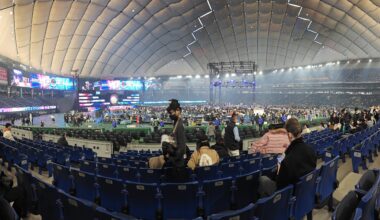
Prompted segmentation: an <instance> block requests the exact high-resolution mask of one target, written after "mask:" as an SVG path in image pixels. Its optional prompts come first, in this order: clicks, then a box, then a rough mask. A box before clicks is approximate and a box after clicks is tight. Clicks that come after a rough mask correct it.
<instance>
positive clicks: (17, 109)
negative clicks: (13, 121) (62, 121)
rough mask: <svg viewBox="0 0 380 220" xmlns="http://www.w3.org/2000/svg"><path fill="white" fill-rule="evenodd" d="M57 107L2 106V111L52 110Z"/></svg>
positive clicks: (0, 111)
mask: <svg viewBox="0 0 380 220" xmlns="http://www.w3.org/2000/svg"><path fill="white" fill-rule="evenodd" d="M56 108H57V107H56V106H29V107H14V108H0V113H8V112H27V111H39V110H52V109H56Z"/></svg>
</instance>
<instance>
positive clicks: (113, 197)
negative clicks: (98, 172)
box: [97, 176, 127, 212]
mask: <svg viewBox="0 0 380 220" xmlns="http://www.w3.org/2000/svg"><path fill="white" fill-rule="evenodd" d="M97 182H98V184H99V195H100V205H101V206H102V207H104V208H106V209H108V210H111V211H115V212H126V206H127V191H126V189H125V184H124V183H123V181H122V180H119V179H112V178H107V177H100V176H99V177H98V178H97Z"/></svg>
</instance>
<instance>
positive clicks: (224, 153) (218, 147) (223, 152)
mask: <svg viewBox="0 0 380 220" xmlns="http://www.w3.org/2000/svg"><path fill="white" fill-rule="evenodd" d="M211 149H214V150H215V151H216V152H217V153H218V155H219V158H225V157H228V156H229V154H228V149H227V148H226V147H225V146H224V144H217V143H216V144H214V145H212V146H211Z"/></svg>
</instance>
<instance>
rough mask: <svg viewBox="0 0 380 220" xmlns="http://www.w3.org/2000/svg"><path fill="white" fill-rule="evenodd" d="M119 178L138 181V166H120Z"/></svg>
mask: <svg viewBox="0 0 380 220" xmlns="http://www.w3.org/2000/svg"><path fill="white" fill-rule="evenodd" d="M117 169H118V178H119V179H122V180H127V181H133V182H138V178H137V168H135V167H118V168H117Z"/></svg>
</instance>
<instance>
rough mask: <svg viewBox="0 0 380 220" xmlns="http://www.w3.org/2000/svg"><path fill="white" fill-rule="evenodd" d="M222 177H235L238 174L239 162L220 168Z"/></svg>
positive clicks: (226, 164) (223, 165)
mask: <svg viewBox="0 0 380 220" xmlns="http://www.w3.org/2000/svg"><path fill="white" fill-rule="evenodd" d="M220 171H221V172H222V175H223V177H229V176H232V177H235V176H237V175H239V174H240V162H234V163H225V164H222V165H221V166H220Z"/></svg>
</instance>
